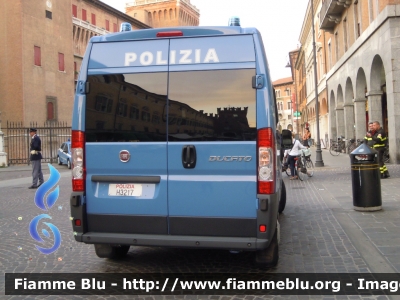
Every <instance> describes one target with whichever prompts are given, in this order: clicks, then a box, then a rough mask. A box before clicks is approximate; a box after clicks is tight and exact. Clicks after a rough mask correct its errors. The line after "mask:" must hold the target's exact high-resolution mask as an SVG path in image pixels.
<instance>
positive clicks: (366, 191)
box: [350, 144, 382, 211]
mask: <svg viewBox="0 0 400 300" xmlns="http://www.w3.org/2000/svg"><path fill="white" fill-rule="evenodd" d="M350 161H351V183H352V188H353V206H354V210H357V211H377V210H381V209H382V193H381V173H380V169H379V163H378V152H377V151H376V150H374V149H371V148H370V147H368V146H367V144H361V145H360V146H359V147H358V148H356V149H354V150H353V152H351V153H350Z"/></svg>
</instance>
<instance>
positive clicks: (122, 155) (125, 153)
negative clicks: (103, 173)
mask: <svg viewBox="0 0 400 300" xmlns="http://www.w3.org/2000/svg"><path fill="white" fill-rule="evenodd" d="M130 158H131V154H130V153H129V151H128V150H122V151H120V152H119V159H120V160H121V161H122V162H128V161H129V159H130Z"/></svg>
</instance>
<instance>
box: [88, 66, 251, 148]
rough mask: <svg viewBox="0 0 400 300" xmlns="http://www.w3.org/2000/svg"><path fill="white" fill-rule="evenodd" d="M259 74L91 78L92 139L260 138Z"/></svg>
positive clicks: (246, 71) (226, 72) (189, 73)
mask: <svg viewBox="0 0 400 300" xmlns="http://www.w3.org/2000/svg"><path fill="white" fill-rule="evenodd" d="M254 75H255V69H229V70H206V71H181V72H170V73H169V78H168V73H167V72H159V73H134V74H111V75H109V74H108V75H91V76H89V77H88V81H89V82H90V93H89V94H88V95H87V102H86V140H87V142H163V141H164V142H165V141H170V142H174V141H200V142H201V141H252V140H255V138H256V91H255V90H254V89H253V88H252V77H253V76H254ZM168 83H169V86H168ZM167 91H168V93H169V94H168V97H167ZM168 98H169V100H168Z"/></svg>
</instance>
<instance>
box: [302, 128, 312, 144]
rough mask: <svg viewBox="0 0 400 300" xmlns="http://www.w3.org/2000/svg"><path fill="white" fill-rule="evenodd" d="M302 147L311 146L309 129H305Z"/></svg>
mask: <svg viewBox="0 0 400 300" xmlns="http://www.w3.org/2000/svg"><path fill="white" fill-rule="evenodd" d="M303 145H304V146H309V147H310V146H311V132H310V129H308V128H306V129H305V130H304V134H303Z"/></svg>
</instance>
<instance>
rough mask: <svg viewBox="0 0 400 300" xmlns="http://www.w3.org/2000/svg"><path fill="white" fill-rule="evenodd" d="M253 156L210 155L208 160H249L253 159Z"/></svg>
mask: <svg viewBox="0 0 400 300" xmlns="http://www.w3.org/2000/svg"><path fill="white" fill-rule="evenodd" d="M251 158H252V157H251V156H210V158H209V159H208V161H226V162H231V161H244V162H249V161H251Z"/></svg>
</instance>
